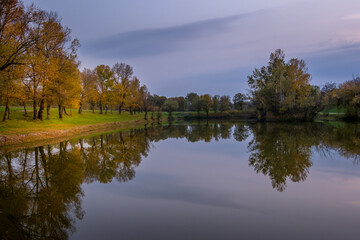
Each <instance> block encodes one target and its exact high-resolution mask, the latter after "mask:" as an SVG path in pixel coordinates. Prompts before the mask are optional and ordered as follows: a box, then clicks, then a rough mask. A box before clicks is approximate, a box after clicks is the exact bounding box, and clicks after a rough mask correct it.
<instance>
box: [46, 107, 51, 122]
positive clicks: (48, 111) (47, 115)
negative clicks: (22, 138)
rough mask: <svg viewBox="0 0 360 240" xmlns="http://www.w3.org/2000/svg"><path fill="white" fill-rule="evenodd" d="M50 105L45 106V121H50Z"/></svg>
mask: <svg viewBox="0 0 360 240" xmlns="http://www.w3.org/2000/svg"><path fill="white" fill-rule="evenodd" d="M50 107H51V106H50V104H49V103H48V104H47V105H46V119H47V120H49V119H50Z"/></svg>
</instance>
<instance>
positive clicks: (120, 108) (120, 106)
mask: <svg viewBox="0 0 360 240" xmlns="http://www.w3.org/2000/svg"><path fill="white" fill-rule="evenodd" d="M121 110H122V105H119V114H121Z"/></svg>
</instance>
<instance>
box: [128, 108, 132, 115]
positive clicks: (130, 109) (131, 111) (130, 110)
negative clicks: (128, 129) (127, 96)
mask: <svg viewBox="0 0 360 240" xmlns="http://www.w3.org/2000/svg"><path fill="white" fill-rule="evenodd" d="M129 110H130V115H133V110H132V107H130V108H129Z"/></svg>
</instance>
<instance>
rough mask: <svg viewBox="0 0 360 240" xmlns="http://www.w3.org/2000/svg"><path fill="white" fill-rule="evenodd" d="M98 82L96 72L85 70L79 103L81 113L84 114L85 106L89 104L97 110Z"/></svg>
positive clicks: (82, 75)
mask: <svg viewBox="0 0 360 240" xmlns="http://www.w3.org/2000/svg"><path fill="white" fill-rule="evenodd" d="M96 81H97V76H96V73H95V71H93V70H90V69H88V68H85V69H84V70H83V71H82V73H81V92H80V102H79V113H81V112H82V109H83V106H84V105H85V103H86V102H88V103H89V104H90V106H91V108H92V110H93V111H94V110H95V104H96Z"/></svg>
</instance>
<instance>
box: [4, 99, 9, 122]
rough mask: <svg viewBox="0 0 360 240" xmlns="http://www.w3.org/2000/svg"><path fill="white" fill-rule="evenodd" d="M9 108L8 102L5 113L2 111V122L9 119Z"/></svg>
mask: <svg viewBox="0 0 360 240" xmlns="http://www.w3.org/2000/svg"><path fill="white" fill-rule="evenodd" d="M9 116H10V108H9V103H8V102H7V103H6V106H5V113H4V117H3V122H5V121H6V120H7V119H10V117H9Z"/></svg>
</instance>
